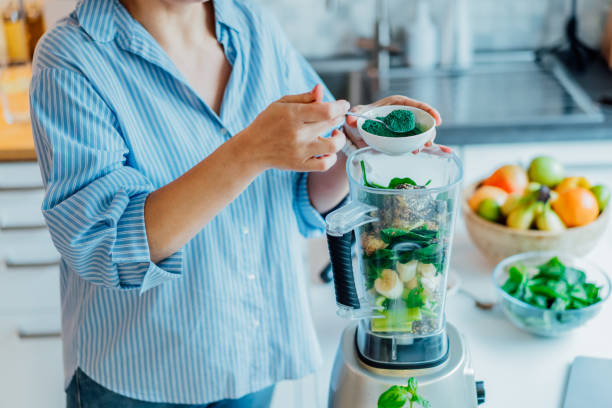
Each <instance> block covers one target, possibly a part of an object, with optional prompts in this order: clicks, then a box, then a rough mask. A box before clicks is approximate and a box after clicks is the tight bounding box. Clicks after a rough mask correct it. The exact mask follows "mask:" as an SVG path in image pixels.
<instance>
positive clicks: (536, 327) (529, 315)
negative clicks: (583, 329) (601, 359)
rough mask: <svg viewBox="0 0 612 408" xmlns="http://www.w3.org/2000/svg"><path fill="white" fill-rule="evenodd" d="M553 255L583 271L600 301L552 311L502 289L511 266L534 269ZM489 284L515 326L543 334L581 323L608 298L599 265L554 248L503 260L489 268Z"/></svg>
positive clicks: (559, 332)
mask: <svg viewBox="0 0 612 408" xmlns="http://www.w3.org/2000/svg"><path fill="white" fill-rule="evenodd" d="M553 256H557V257H558V258H559V260H560V261H561V262H562V263H563V264H565V265H567V266H568V267H574V268H578V269H580V270H582V271H584V272H585V274H586V280H587V281H588V282H592V283H594V284H596V285H597V286H600V288H601V289H600V290H599V297H600V298H601V300H600V301H599V302H597V303H594V304H591V305H590V306H586V307H583V308H580V309H572V310H552V309H544V308H540V307H536V306H533V305H531V304H529V303H526V302H524V301H522V300H519V299H517V298H515V297H514V296H512V295H510V294H508V293H506V291H504V290H503V289H502V285H503V284H504V282H505V281H506V279H508V271H509V269H510V267H511V266H512V265H515V264H517V263H520V264H523V265H525V266H526V267H528V268H534V267H536V266H537V265H541V264H542V263H545V262H547V261H548V260H549V259H550V258H551V257H553ZM493 285H494V286H495V288H496V290H497V292H498V295H499V299H500V305H501V307H502V310H503V311H504V314H505V315H506V317H508V319H509V320H510V321H511V322H512V323H513V324H514V325H516V326H517V327H519V328H521V329H523V330H526V331H528V332H530V333H532V334H536V335H538V336H545V337H554V336H560V335H563V334H565V333H568V332H569V331H571V330H573V329H576V328H577V327H580V326H582V325H584V324H585V323H586V322H587V321H588V320H590V319H592V318H593V317H595V315H597V314H598V313H599V312H600V310H601V307H602V306H603V304H604V302H606V301H607V300H608V298H609V297H610V278H609V277H608V275H607V274H606V273H605V272H604V271H603V270H602V269H601V268H600V267H599V266H597V265H595V264H592V263H590V262H587V261H585V260H582V259H578V258H576V257H573V256H571V255H567V254H563V255H561V252H558V251H553V252H527V253H522V254H519V255H514V256H511V257H509V258H506V259H504V260H503V261H501V262H500V263H499V264H498V265H497V266H496V267H495V270H494V271H493Z"/></svg>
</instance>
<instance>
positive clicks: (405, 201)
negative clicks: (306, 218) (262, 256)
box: [326, 147, 484, 408]
mask: <svg viewBox="0 0 612 408" xmlns="http://www.w3.org/2000/svg"><path fill="white" fill-rule="evenodd" d="M346 170H347V173H348V178H349V183H350V202H349V203H348V204H346V205H344V206H343V207H341V208H339V209H338V210H336V211H334V212H332V213H331V214H329V215H328V216H327V218H326V222H327V240H328V247H329V252H330V257H331V264H332V270H333V280H334V285H335V294H336V303H337V305H338V314H339V315H340V316H342V317H345V318H348V319H352V320H353V322H351V324H349V325H348V326H347V327H346V328H345V330H344V332H343V334H342V338H341V341H340V345H339V347H338V352H337V354H336V358H335V361H334V367H333V371H332V378H331V382H330V390H329V402H328V406H329V407H330V408H349V407H350V408H359V407H364V408H365V407H367V408H372V407H376V406H377V401H378V398H379V396H380V395H381V394H382V393H383V392H384V391H386V390H387V389H388V388H389V387H391V386H393V385H404V386H405V385H406V382H407V380H408V379H409V378H410V377H414V378H415V379H416V380H417V382H418V384H419V394H420V395H422V396H423V397H424V398H425V399H428V400H429V401H430V403H431V406H432V407H433V408H455V407H457V408H459V407H461V408H467V407H470V408H471V407H477V406H478V404H480V403H482V402H484V388H483V384H482V383H481V382H476V381H475V379H474V372H473V370H472V368H471V365H470V354H469V350H468V348H467V344H466V342H465V340H464V338H463V337H462V335H461V334H460V332H459V331H458V330H457V328H455V327H454V326H453V325H451V324H448V323H446V321H445V314H444V305H445V301H446V281H447V273H448V267H449V261H450V248H451V244H452V238H453V228H454V222H455V216H456V213H457V199H458V195H459V190H460V184H461V179H462V166H461V162H460V160H459V159H458V157H457V156H456V155H455V154H453V153H444V152H442V151H441V150H440V149H439V148H438V147H430V148H426V149H424V150H423V151H422V152H421V153H420V154H418V155H413V154H406V155H387V154H384V153H381V152H379V151H377V150H375V149H373V148H371V147H366V148H363V149H360V150H357V151H355V152H354V153H353V154H351V155H350V157H349V158H348V160H347V168H346ZM353 234H355V237H356V245H357V249H356V253H357V267H356V268H354V267H353V259H352V256H351V241H352V240H353Z"/></svg>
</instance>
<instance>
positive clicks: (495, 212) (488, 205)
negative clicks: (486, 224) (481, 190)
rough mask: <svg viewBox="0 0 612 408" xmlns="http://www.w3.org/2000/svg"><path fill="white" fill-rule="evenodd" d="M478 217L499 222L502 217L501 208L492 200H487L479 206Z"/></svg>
mask: <svg viewBox="0 0 612 408" xmlns="http://www.w3.org/2000/svg"><path fill="white" fill-rule="evenodd" d="M478 215H480V216H481V217H482V218H484V219H485V220H489V221H493V222H497V221H498V220H499V218H500V216H501V207H500V205H499V204H498V203H497V201H495V200H493V199H492V198H485V199H484V200H482V202H481V203H480V204H479V205H478Z"/></svg>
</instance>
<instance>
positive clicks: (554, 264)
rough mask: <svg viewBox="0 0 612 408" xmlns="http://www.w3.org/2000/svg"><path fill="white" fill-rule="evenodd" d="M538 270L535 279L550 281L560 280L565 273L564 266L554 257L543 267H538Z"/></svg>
mask: <svg viewBox="0 0 612 408" xmlns="http://www.w3.org/2000/svg"><path fill="white" fill-rule="evenodd" d="M538 270H539V271H540V273H539V274H538V275H536V277H539V276H542V277H546V278H550V279H560V278H561V277H562V276H563V274H564V273H565V265H563V263H561V261H560V260H559V258H557V257H556V256H555V257H554V258H551V259H550V260H549V261H548V262H546V263H545V264H544V265H540V266H538Z"/></svg>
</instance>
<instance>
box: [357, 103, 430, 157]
mask: <svg viewBox="0 0 612 408" xmlns="http://www.w3.org/2000/svg"><path fill="white" fill-rule="evenodd" d="M398 109H401V110H409V111H411V112H412V113H414V118H415V121H416V124H417V126H418V127H419V129H421V130H423V133H420V134H418V135H414V136H399V137H388V136H378V135H375V134H373V133H370V132H366V131H365V130H363V124H364V122H365V119H363V118H359V119H357V129H358V130H359V134H360V135H361V137H362V138H363V140H365V141H366V143H367V144H368V145H370V146H372V147H374V148H375V149H376V150H379V151H381V152H383V153H387V154H393V155H396V154H404V153H408V152H412V151H415V150H418V149H420V148H421V147H423V146H424V145H425V143H427V142H428V141H430V140H432V139H433V138H434V137H435V136H436V120H435V119H434V118H433V116H431V115H430V114H429V113H427V112H425V111H424V110H422V109H419V108H413V107H412V106H403V105H386V106H379V107H377V108H374V109H372V110H369V111H367V112H365V113H364V114H363V115H365V116H367V117H369V118H373V119H376V118H377V117H383V116H387V115H388V114H389V113H391V112H392V111H394V110H398Z"/></svg>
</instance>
